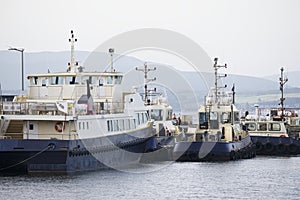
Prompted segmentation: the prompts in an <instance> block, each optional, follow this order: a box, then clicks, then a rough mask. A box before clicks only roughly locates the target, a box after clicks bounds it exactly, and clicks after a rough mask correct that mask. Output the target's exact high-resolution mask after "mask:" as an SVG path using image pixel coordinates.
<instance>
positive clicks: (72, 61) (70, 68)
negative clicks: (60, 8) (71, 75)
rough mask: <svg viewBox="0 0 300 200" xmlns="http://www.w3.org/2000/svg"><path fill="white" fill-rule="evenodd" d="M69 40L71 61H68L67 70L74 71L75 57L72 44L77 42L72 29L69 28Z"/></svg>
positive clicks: (75, 65)
mask: <svg viewBox="0 0 300 200" xmlns="http://www.w3.org/2000/svg"><path fill="white" fill-rule="evenodd" d="M69 42H70V43H71V62H70V63H69V70H68V71H69V72H76V71H77V69H76V67H77V65H78V64H77V63H75V57H74V44H75V42H77V39H76V38H74V34H73V30H71V38H70V39H69Z"/></svg>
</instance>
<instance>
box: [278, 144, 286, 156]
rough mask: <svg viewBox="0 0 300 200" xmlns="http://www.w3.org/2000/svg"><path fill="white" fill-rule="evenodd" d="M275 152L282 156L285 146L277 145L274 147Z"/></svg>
mask: <svg viewBox="0 0 300 200" xmlns="http://www.w3.org/2000/svg"><path fill="white" fill-rule="evenodd" d="M276 151H277V152H278V153H279V154H283V153H285V152H286V146H285V144H278V145H277V146H276Z"/></svg>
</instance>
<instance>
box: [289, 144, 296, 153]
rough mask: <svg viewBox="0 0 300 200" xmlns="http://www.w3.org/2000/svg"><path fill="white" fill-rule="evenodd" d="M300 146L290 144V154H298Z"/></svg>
mask: <svg viewBox="0 0 300 200" xmlns="http://www.w3.org/2000/svg"><path fill="white" fill-rule="evenodd" d="M297 150H298V147H297V145H295V144H290V145H289V146H288V151H289V153H290V154H297Z"/></svg>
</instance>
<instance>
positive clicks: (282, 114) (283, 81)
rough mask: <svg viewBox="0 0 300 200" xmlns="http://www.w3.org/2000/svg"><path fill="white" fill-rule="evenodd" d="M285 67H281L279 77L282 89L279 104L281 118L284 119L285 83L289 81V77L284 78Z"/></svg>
mask: <svg viewBox="0 0 300 200" xmlns="http://www.w3.org/2000/svg"><path fill="white" fill-rule="evenodd" d="M283 70H284V69H283V67H282V68H281V69H280V77H279V85H280V91H281V98H280V103H279V105H281V120H282V121H283V117H284V105H283V102H284V100H285V98H284V97H283V86H284V84H286V82H287V81H288V78H284V77H283Z"/></svg>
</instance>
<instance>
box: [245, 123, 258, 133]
mask: <svg viewBox="0 0 300 200" xmlns="http://www.w3.org/2000/svg"><path fill="white" fill-rule="evenodd" d="M246 127H247V130H248V131H255V130H256V124H255V123H248V124H246Z"/></svg>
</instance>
